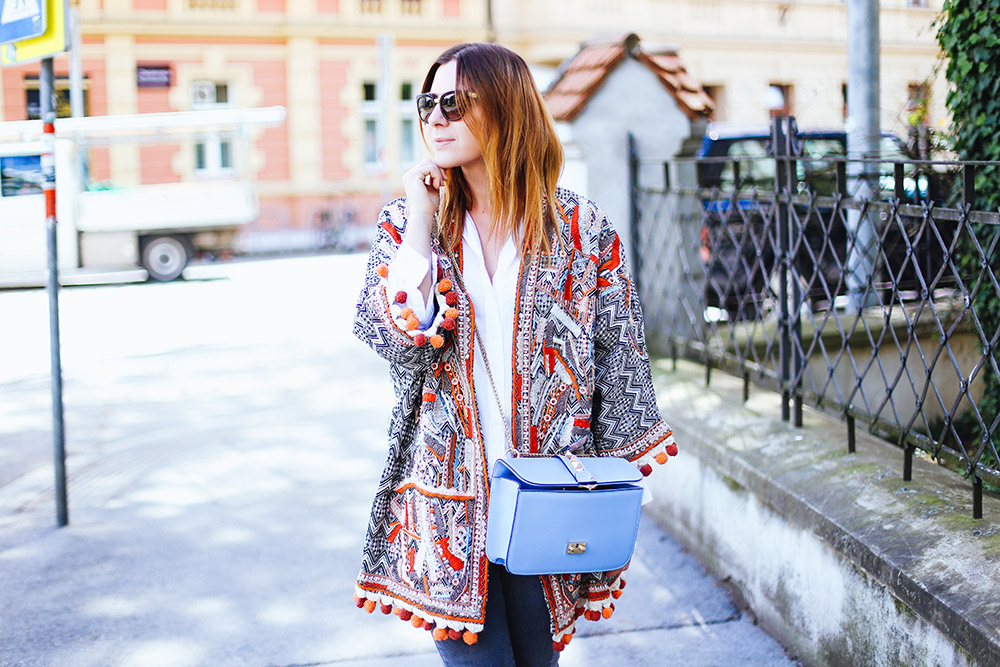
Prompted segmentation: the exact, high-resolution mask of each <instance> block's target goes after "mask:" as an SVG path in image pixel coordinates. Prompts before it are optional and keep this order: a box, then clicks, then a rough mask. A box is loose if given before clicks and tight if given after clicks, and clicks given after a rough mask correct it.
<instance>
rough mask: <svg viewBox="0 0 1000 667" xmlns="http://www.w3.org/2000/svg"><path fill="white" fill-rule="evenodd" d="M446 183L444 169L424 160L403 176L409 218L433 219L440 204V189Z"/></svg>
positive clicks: (426, 159)
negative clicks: (427, 217)
mask: <svg viewBox="0 0 1000 667" xmlns="http://www.w3.org/2000/svg"><path fill="white" fill-rule="evenodd" d="M447 181H448V177H447V175H446V174H445V172H444V169H442V168H441V167H439V166H437V165H436V164H434V163H433V162H431V160H430V158H425V159H423V160H421V161H420V162H418V163H417V164H415V165H414V166H413V167H412V168H410V169H409V171H407V172H406V173H405V174H403V189H404V190H406V206H407V208H408V209H409V211H408V213H409V215H410V218H411V219H412V218H424V217H426V216H429V217H430V218H432V219H433V217H434V214H435V213H437V210H438V205H439V204H440V202H441V194H440V191H441V188H443V187H444V184H445V183H446V182H447Z"/></svg>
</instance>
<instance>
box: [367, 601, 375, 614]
mask: <svg viewBox="0 0 1000 667" xmlns="http://www.w3.org/2000/svg"><path fill="white" fill-rule="evenodd" d="M365 611H367V612H368V613H369V614H370V613H372V612H373V611H375V600H365Z"/></svg>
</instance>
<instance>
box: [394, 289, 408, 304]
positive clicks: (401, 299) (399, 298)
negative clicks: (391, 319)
mask: <svg viewBox="0 0 1000 667" xmlns="http://www.w3.org/2000/svg"><path fill="white" fill-rule="evenodd" d="M396 303H406V292H404V291H403V290H399V291H398V292H396Z"/></svg>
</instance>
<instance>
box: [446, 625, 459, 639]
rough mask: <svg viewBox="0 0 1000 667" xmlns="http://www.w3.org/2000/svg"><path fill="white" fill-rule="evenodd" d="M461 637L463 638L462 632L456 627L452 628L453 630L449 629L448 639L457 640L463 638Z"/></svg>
mask: <svg viewBox="0 0 1000 667" xmlns="http://www.w3.org/2000/svg"><path fill="white" fill-rule="evenodd" d="M461 638H462V633H461V632H459V631H458V630H456V629H455V628H452V629H451V630H448V639H456V640H457V639H461Z"/></svg>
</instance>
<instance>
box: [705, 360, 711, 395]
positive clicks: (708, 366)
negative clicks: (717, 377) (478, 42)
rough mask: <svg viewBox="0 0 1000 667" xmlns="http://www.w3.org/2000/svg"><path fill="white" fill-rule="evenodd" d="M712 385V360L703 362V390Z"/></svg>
mask: <svg viewBox="0 0 1000 667" xmlns="http://www.w3.org/2000/svg"><path fill="white" fill-rule="evenodd" d="M711 384H712V360H711V359H706V360H705V388H706V389H707V388H708V387H709V386H711Z"/></svg>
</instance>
